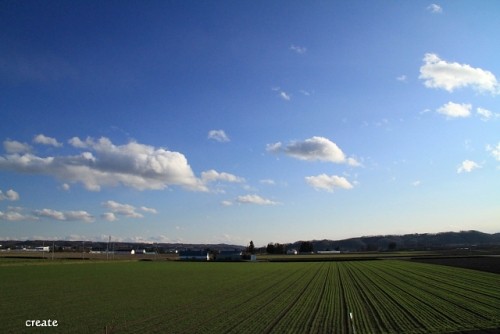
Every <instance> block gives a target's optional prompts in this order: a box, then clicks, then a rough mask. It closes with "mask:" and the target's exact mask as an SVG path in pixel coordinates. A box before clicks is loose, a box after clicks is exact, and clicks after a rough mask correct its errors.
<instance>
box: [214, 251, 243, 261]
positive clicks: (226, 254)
mask: <svg viewBox="0 0 500 334" xmlns="http://www.w3.org/2000/svg"><path fill="white" fill-rule="evenodd" d="M242 256H243V252H241V251H221V252H220V253H219V254H217V256H216V257H215V261H241V260H242V259H243V257H242Z"/></svg>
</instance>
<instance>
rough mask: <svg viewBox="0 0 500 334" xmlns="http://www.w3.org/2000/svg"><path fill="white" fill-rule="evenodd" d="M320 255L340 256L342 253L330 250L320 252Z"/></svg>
mask: <svg viewBox="0 0 500 334" xmlns="http://www.w3.org/2000/svg"><path fill="white" fill-rule="evenodd" d="M317 253H318V254H340V251H337V250H328V251H318V252H317Z"/></svg>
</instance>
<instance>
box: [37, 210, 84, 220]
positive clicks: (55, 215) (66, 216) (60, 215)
mask: <svg viewBox="0 0 500 334" xmlns="http://www.w3.org/2000/svg"><path fill="white" fill-rule="evenodd" d="M33 214H34V215H35V217H38V218H49V219H55V220H59V221H79V220H81V221H84V222H87V223H90V222H93V221H94V217H93V216H92V215H91V214H89V213H88V212H87V211H83V210H80V211H57V210H52V209H42V210H35V211H33Z"/></svg>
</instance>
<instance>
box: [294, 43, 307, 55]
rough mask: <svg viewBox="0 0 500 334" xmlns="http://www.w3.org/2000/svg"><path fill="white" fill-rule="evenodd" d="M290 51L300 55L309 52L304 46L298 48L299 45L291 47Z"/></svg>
mask: <svg viewBox="0 0 500 334" xmlns="http://www.w3.org/2000/svg"><path fill="white" fill-rule="evenodd" d="M290 50H292V51H293V52H295V53H298V54H304V53H306V52H307V48H306V47H304V46H298V45H294V44H292V45H290Z"/></svg>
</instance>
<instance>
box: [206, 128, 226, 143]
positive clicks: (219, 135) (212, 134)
mask: <svg viewBox="0 0 500 334" xmlns="http://www.w3.org/2000/svg"><path fill="white" fill-rule="evenodd" d="M208 139H213V140H215V141H218V142H221V143H225V142H228V141H230V139H229V137H228V136H227V135H226V133H225V132H224V130H210V131H209V132H208Z"/></svg>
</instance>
